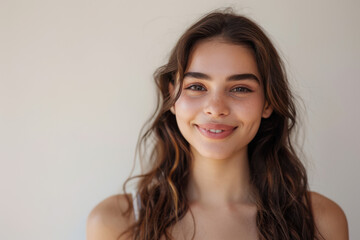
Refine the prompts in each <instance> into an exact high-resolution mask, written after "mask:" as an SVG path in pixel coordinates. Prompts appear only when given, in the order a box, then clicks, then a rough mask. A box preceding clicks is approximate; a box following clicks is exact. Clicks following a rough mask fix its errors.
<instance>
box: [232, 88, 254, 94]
mask: <svg viewBox="0 0 360 240" xmlns="http://www.w3.org/2000/svg"><path fill="white" fill-rule="evenodd" d="M231 92H239V93H248V92H252V90H250V89H249V88H246V87H235V88H233V89H231Z"/></svg>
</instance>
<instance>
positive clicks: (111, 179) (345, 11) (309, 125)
mask: <svg viewBox="0 0 360 240" xmlns="http://www.w3.org/2000/svg"><path fill="white" fill-rule="evenodd" d="M359 3H360V2H359V1H357V0H353V1H351V0H347V1H329V0H316V1H311V0H304V1H288V0H277V1H265V0H264V1H230V0H229V1H224V0H211V1H210V0H207V1H200V0H198V1H194V0H185V1H184V0H182V1H170V0H168V1H166V0H156V1H145V0H143V1H128V0H127V1H122V0H112V1H100V0H87V1H85V0H62V1H60V0H58V1H45V0H44V1H41V0H31V1H27V0H0V43H1V44H0V161H1V167H0V193H1V198H0V239H16V240H17V239H59V240H60V239H84V238H85V221H86V217H87V215H88V213H89V212H90V210H91V209H92V208H93V207H94V205H95V204H96V203H98V202H99V201H101V200H102V199H103V198H105V197H107V196H109V195H112V194H116V193H118V192H120V187H121V184H122V183H123V182H124V180H125V179H126V178H127V176H128V175H129V173H130V170H131V166H132V162H133V156H134V149H135V144H136V140H137V136H138V133H139V130H140V127H141V125H142V124H143V123H144V121H145V120H146V119H147V117H148V116H149V114H150V113H151V112H152V110H153V109H154V100H155V95H154V85H153V82H152V79H151V76H152V73H153V71H154V70H155V68H156V67H158V66H160V65H161V64H163V63H165V61H166V58H167V56H168V53H169V52H170V49H171V48H172V47H173V45H174V44H175V41H176V40H177V38H178V37H179V36H180V34H181V33H182V32H183V31H184V30H185V29H186V28H187V27H188V26H189V24H191V23H193V22H194V21H195V20H196V19H198V18H199V17H200V16H201V15H202V14H204V13H206V12H208V11H210V10H213V9H215V8H219V7H226V6H232V7H234V8H235V9H236V10H237V11H238V12H239V13H243V14H245V15H246V16H248V17H251V18H253V19H255V20H256V21H257V22H259V23H260V25H262V26H263V27H264V28H265V30H266V31H267V32H268V33H269V35H270V36H271V38H272V39H273V40H274V42H275V44H276V45H277V46H278V48H279V49H280V51H281V53H282V56H283V57H284V59H285V61H286V63H287V65H288V72H289V77H290V79H291V81H292V82H293V86H294V89H295V91H296V93H297V94H298V95H300V96H301V97H302V99H303V103H304V105H305V106H306V112H307V114H306V115H305V114H302V116H303V119H304V120H303V123H304V125H305V126H306V128H304V129H305V139H304V152H305V154H306V156H307V166H308V169H309V176H310V181H311V188H312V189H313V190H315V191H318V192H320V193H322V194H325V195H326V196H328V197H330V198H331V199H333V200H335V201H336V202H337V203H339V204H340V205H341V206H342V208H343V209H344V211H345V213H346V215H347V217H348V221H349V226H350V236H351V238H352V239H359V238H360V229H359V228H358V226H357V222H358V219H359V218H360V208H359V206H358V203H359V202H360V191H359V186H358V183H359V180H358V172H359V170H360V163H359V161H360V157H359V154H358V150H359V148H360V144H359V136H360V127H359V120H360V118H359V117H360V112H359V109H360V108H359V106H358V105H359V102H360V97H359V94H358V92H359V89H360V81H359V76H360V60H359V58H360V28H359V23H360V15H359V10H360V4H359Z"/></svg>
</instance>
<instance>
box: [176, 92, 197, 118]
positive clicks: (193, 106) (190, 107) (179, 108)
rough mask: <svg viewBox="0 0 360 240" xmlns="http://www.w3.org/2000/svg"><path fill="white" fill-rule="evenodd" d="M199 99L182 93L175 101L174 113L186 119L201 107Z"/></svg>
mask: <svg viewBox="0 0 360 240" xmlns="http://www.w3.org/2000/svg"><path fill="white" fill-rule="evenodd" d="M201 106H202V104H201V101H200V99H194V98H191V97H189V96H186V95H184V94H182V95H180V98H179V99H178V100H177V101H176V102H175V114H176V117H177V118H181V119H186V118H189V117H191V116H193V115H194V114H196V113H198V112H199V110H200V109H201Z"/></svg>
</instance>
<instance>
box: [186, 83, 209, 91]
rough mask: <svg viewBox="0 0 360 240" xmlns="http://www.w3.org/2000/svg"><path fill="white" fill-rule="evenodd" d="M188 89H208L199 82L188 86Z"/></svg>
mask: <svg viewBox="0 0 360 240" xmlns="http://www.w3.org/2000/svg"><path fill="white" fill-rule="evenodd" d="M186 89H188V90H192V91H206V89H205V88H204V87H203V86H201V85H198V84H193V85H191V86H189V87H187V88H186Z"/></svg>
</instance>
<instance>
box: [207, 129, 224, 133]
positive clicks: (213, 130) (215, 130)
mask: <svg viewBox="0 0 360 240" xmlns="http://www.w3.org/2000/svg"><path fill="white" fill-rule="evenodd" d="M209 131H210V132H213V133H221V132H223V131H224V130H217V129H209Z"/></svg>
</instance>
